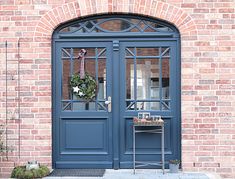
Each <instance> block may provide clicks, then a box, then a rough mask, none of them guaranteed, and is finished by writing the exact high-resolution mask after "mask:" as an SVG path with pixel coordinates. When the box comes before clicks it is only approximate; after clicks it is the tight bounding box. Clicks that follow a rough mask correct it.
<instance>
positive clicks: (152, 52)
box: [136, 47, 159, 57]
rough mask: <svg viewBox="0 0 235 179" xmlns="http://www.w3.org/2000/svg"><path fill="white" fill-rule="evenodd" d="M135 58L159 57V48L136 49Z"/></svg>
mask: <svg viewBox="0 0 235 179" xmlns="http://www.w3.org/2000/svg"><path fill="white" fill-rule="evenodd" d="M136 51H137V56H138V57H141V56H159V48H146V47H144V48H143V47H141V48H136Z"/></svg>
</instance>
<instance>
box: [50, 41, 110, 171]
mask: <svg viewBox="0 0 235 179" xmlns="http://www.w3.org/2000/svg"><path fill="white" fill-rule="evenodd" d="M82 48H85V49H86V50H87V55H86V58H85V72H87V73H88V74H89V75H91V76H93V77H94V78H95V79H96V82H97V85H98V93H97V97H96V99H94V100H93V101H91V102H87V101H85V100H83V99H80V98H77V97H76V96H75V95H74V94H73V92H72V89H71V87H70V84H69V81H70V78H71V76H72V75H73V74H78V73H79V71H80V63H81V62H80V59H78V58H77V57H78V53H79V52H80V50H81V49H82ZM111 48H112V46H111V43H107V42H99V43H98V42H92V43H91V42H90V43H88V42H79V43H77V42H69V43H66V42H61V43H56V50H57V51H56V70H55V74H56V75H55V76H56V79H55V80H56V97H55V106H56V117H55V120H56V122H55V123H56V127H55V131H56V137H55V138H54V139H55V140H56V141H55V146H54V148H55V156H54V162H55V166H56V168H112V166H113V164H112V163H113V162H112V115H111V113H109V112H108V110H107V106H106V105H105V101H106V100H107V96H112V86H111V84H112V83H111V79H112V71H111V68H112V62H111V53H112V52H111V50H112V49H111Z"/></svg>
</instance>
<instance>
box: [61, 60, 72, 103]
mask: <svg viewBox="0 0 235 179" xmlns="http://www.w3.org/2000/svg"><path fill="white" fill-rule="evenodd" d="M62 64H63V77H62V84H63V85H62V99H70V96H71V94H70V85H69V81H70V60H63V61H62Z"/></svg>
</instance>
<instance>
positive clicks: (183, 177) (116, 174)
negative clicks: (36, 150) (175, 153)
mask: <svg viewBox="0 0 235 179" xmlns="http://www.w3.org/2000/svg"><path fill="white" fill-rule="evenodd" d="M44 179H220V177H219V176H217V175H216V174H211V173H197V172H180V173H169V172H168V170H166V173H165V174H163V173H162V171H161V170H154V169H137V170H136V174H133V170H131V169H120V170H112V169H107V170H106V172H105V174H104V176H103V177H44Z"/></svg>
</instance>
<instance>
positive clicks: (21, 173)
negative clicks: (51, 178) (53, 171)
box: [11, 165, 50, 179]
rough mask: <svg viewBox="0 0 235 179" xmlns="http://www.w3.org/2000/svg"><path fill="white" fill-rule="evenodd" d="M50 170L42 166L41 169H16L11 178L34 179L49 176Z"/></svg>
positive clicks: (22, 167)
mask: <svg viewBox="0 0 235 179" xmlns="http://www.w3.org/2000/svg"><path fill="white" fill-rule="evenodd" d="M49 173H50V170H49V169H48V168H47V167H46V166H43V165H42V166H40V167H39V169H31V170H26V167H25V166H18V167H15V168H14V169H13V171H12V173H11V178H18V179H34V178H42V177H45V176H47V175H49Z"/></svg>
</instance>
